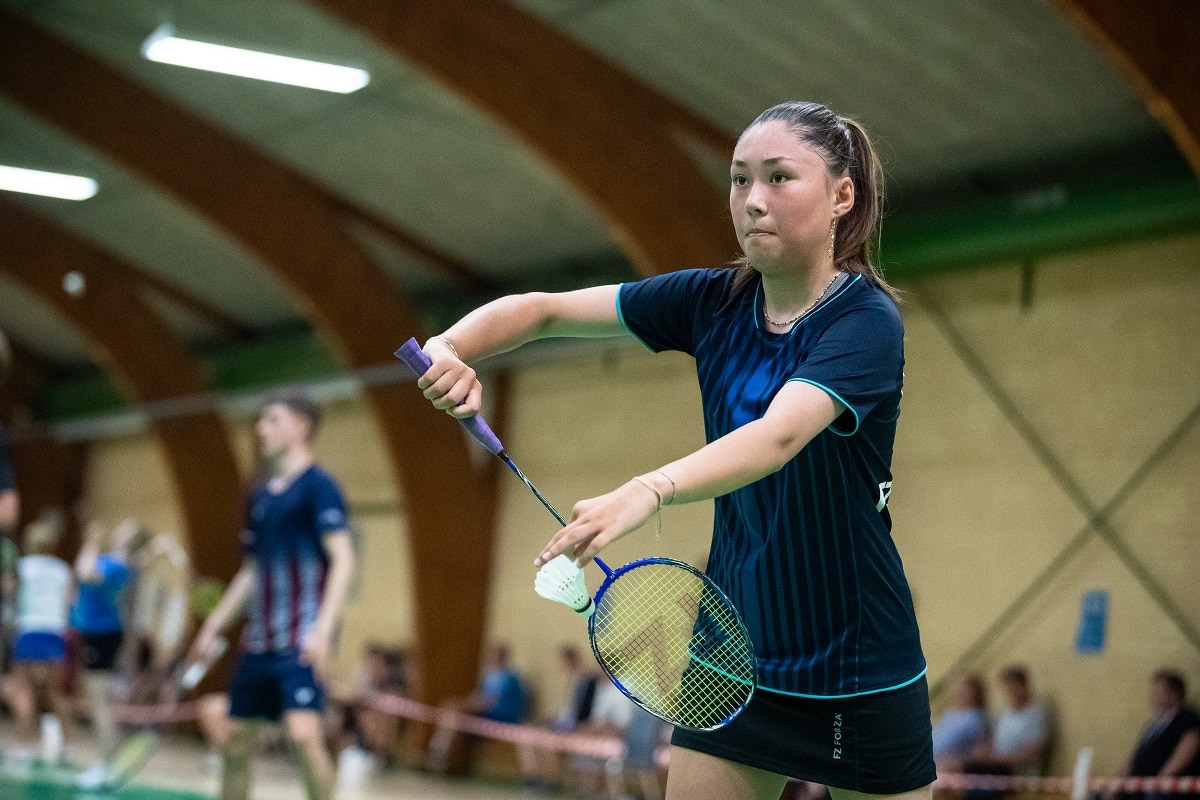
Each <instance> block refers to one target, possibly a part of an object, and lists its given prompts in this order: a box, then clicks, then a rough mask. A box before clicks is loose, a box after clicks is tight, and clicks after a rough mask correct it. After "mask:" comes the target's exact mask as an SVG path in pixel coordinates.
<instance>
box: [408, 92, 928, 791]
mask: <svg viewBox="0 0 1200 800" xmlns="http://www.w3.org/2000/svg"><path fill="white" fill-rule="evenodd" d="M881 199H882V178H881V172H880V168H879V164H878V161H877V158H876V156H875V153H874V150H873V148H872V145H871V142H870V139H869V138H868V136H867V134H866V132H865V131H864V130H863V129H862V128H861V127H860V126H859V125H858V124H857V123H855V122H854V121H852V120H849V119H846V118H843V117H840V116H838V115H837V114H835V113H834V112H832V111H831V110H829V109H828V108H826V107H824V106H821V105H817V104H813V103H795V102H793V103H784V104H782V105H779V106H775V107H773V108H770V109H768V110H767V111H765V112H763V113H762V114H761V115H760V116H759V117H758V118H757V119H756V120H755V121H754V122H753V123H751V125H750V126H749V127H748V128H747V129H746V130H745V131H744V132H743V133H742V135H741V137H740V139H739V140H738V143H737V146H736V148H735V150H734V153H733V161H732V164H731V170H730V189H729V210H730V214H731V216H732V221H733V227H734V230H735V232H736V234H737V238H738V240H739V242H740V244H741V247H742V251H743V258H742V259H740V260H739V261H738V262H736V263H735V264H734V265H733V266H731V267H725V268H718V269H693V270H683V271H680V272H674V273H670V274H667V275H660V276H656V277H652V278H648V279H646V280H641V281H636V282H633V283H626V284H622V285H620V286H601V287H594V288H590V289H583V290H579V291H574V292H567V293H562V294H525V295H519V296H511V297H505V298H501V299H499V300H496V301H494V302H492V303H489V304H488V305H485V306H483V307H481V308H479V309H477V310H475V311H473V312H471V313H470V314H468V315H467V316H466V317H464V318H463V319H462V320H460V321H459V322H458V323H456V324H454V325H453V326H452V327H450V328H449V329H448V330H447V331H446V332H445V333H443V334H441V335H440V336H435V337H433V338H432V339H430V340H429V342H428V343H427V344H426V345H425V350H426V353H427V354H428V355H429V357H430V359H431V361H432V367H431V368H430V369H429V370H428V371H427V372H426V373H425V375H424V376H422V378H421V379H420V381H419V384H418V385H419V386H420V387H421V388H422V389H423V391H424V393H425V396H426V397H427V398H429V399H430V400H431V401H432V403H433V405H434V406H435V407H436V408H439V409H443V410H445V411H447V412H448V413H450V414H452V415H453V416H456V417H465V416H469V415H471V414H475V413H477V412H478V411H479V409H480V397H481V391H482V390H481V386H480V384H479V381H478V380H477V378H476V376H475V373H474V371H473V370H472V369H471V368H470V367H468V366H467V365H466V363H465V362H468V361H474V360H476V359H479V358H482V357H484V356H488V355H491V354H494V353H498V352H503V351H506V350H510V349H512V348H515V347H517V346H519V345H521V344H523V343H525V342H527V341H530V340H533V339H537V338H542V337H547V336H588V337H604V336H633V337H634V338H636V339H637V340H639V341H640V342H641V343H642V344H643V345H645V346H646V347H648V348H649V349H650V350H652V351H654V352H660V351H663V350H679V351H683V352H686V353H688V354H690V355H692V356H694V357H695V359H696V371H697V377H698V379H699V383H700V388H701V394H702V400H703V408H704V425H705V432H706V438H707V441H708V444H706V445H705V446H704V447H703V448H701V449H700V450H698V451H696V452H694V453H692V454H690V455H687V456H685V457H683V458H681V459H678V460H677V461H674V462H672V463H669V464H664V465H663V466H662V467H661V468H660V469H656V470H654V471H652V472H649V473H646V474H644V475H638V476H636V477H635V478H633V479H631V480H630V481H629V482H627V483H625V484H624V485H622V486H619V487H617V488H616V489H614V490H613V491H611V492H609V493H608V494H605V495H602V496H600V497H595V498H591V499H588V500H583V501H581V502H579V503H577V504H576V505H575V507H574V509H573V510H572V514H571V519H570V521H569V523H568V524H567V526H566V527H564V528H563V529H562V530H560V531H559V532H558V533H557V534H556V535H555V536H554V537H553V538H552V539H551V540H550V542H549V543H548V544H547V545H546V547H545V548H544V550H543V551H542V552H541V553H540V554H538V556H537V558H536V559H535V562H534V563H535V564H539V565H540V564H542V563H544V562H546V561H548V560H550V559H551V558H554V557H555V556H557V555H558V554H560V553H564V552H565V553H567V554H568V555H570V556H571V557H573V558H575V559H576V560H577V561H578V563H580V564H581V565H582V564H584V563H586V562H587V561H588V560H590V559H591V558H592V557H593V556H595V555H596V554H597V553H599V552H600V551H601V549H602V548H604V547H605V546H606V545H607V544H609V543H610V542H612V541H614V540H615V539H617V538H619V537H621V536H624V535H625V534H627V533H629V532H630V531H633V530H635V529H637V528H638V527H640V526H641V525H642V524H643V523H645V522H646V521H647V520H648V519H650V517H651V516H653V515H654V514H655V512H656V511H657V510H659V509H660V507H661V506H662V505H670V504H678V503H690V502H696V501H702V500H708V499H715V514H714V520H715V522H714V530H713V539H712V545H711V550H710V555H709V562H708V567H707V571H708V574H709V576H710V577H712V578H713V580H715V581H716V582H717V584H718V585H720V586H721V587H722V588H723V589H724V591H725V592H726V593H727V594H728V595H729V597H730V599H731V600H732V601H733V603H734V605H735V606H736V607H737V608H738V610H739V611H740V612H741V614H742V617H743V619H744V620H745V622H746V625H747V627H748V629H749V631H750V635H751V638H752V640H753V642H754V647H755V654H756V657H757V659H758V667H759V687H758V688H759V691H756V692H755V694H754V697H753V699H752V700H751V702H750V705H749V706H748V707H747V708H746V710H745V711H744V712H743V713H742V714H741V715H740V716H738V717H737V718H735V719H734V720H733V721H732V722H731V723H730V724H728V725H727V726H725V727H723V728H720V729H718V730H716V731H710V732H703V733H696V732H690V731H684V730H680V729H677V730H676V731H675V733H674V735H673V737H672V748H673V749H672V753H671V770H670V776H669V779H668V785H667V796H668V798H674V799H675V800H679V799H680V798H690V797H720V798H746V799H747V800H748V799H749V798H763V799H764V800H765V798H777V797H779V794H780V792H781V790H782V789H783V786H784V783H785V780H786V778H787V777H788V776H791V777H796V778H802V779H805V780H808V781H814V782H819V783H823V784H826V785H828V786H829V787H830V790H831V792H832V795H833V798H834V800H851V799H852V798H859V797H861V796H870V795H897V794H905V795H911V797H912V798H914V800H915V799H916V798H928V797H929V796H930V794H931V792H930V788H929V786H930V783H931V782H932V781H933V779H934V777H935V773H934V765H933V757H932V746H931V733H930V717H929V693H928V687H927V685H926V682H925V659H924V656H923V654H922V652H921V644H920V638H919V634H918V631H917V623H916V617H915V614H914V612H913V604H912V598H911V595H910V592H909V588H908V584H907V581H906V579H905V577H904V572H903V568H902V566H901V563H900V557H899V555H898V553H897V551H896V547H895V545H894V544H893V542H892V538H891V533H890V529H891V518H890V515H889V513H888V498H889V496H890V494H891V486H892V475H891V467H890V464H891V457H892V446H893V440H894V438H895V431H896V420H897V417H898V416H899V403H900V395H901V382H902V379H903V364H904V355H903V340H904V332H903V327H902V324H901V319H900V314H899V310H898V308H897V304H896V296H895V291H894V290H893V289H892V288H891V287H890V286H888V284H887V283H886V282H885V281H884V279H883V277H882V276H881V275H880V273H879V272H878V271H877V270H876V268H875V267H874V265H873V264H872V261H871V256H870V246H871V244H872V240H873V239H874V237H875V236H876V235H877V231H878V224H879V216H880V205H881Z"/></svg>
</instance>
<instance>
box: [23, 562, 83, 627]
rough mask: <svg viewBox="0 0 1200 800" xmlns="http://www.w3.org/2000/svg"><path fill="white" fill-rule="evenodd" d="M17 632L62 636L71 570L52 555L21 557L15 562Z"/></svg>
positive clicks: (65, 619) (68, 601) (65, 625)
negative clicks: (18, 581)
mask: <svg viewBox="0 0 1200 800" xmlns="http://www.w3.org/2000/svg"><path fill="white" fill-rule="evenodd" d="M17 572H18V575H19V576H20V581H21V584H20V590H19V591H18V594H17V631H18V632H20V633H28V632H30V631H47V632H50V633H59V634H61V633H64V632H65V631H66V629H67V610H68V606H69V604H70V599H71V598H70V592H71V568H70V567H69V566H68V565H67V562H65V561H63V560H62V559H61V558H55V557H54V556H22V557H21V560H20V561H18V562H17Z"/></svg>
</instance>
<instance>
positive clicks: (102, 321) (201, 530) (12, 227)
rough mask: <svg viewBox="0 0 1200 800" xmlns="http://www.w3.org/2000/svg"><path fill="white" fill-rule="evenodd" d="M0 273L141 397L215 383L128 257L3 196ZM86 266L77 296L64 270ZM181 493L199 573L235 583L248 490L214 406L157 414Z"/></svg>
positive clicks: (154, 425) (157, 429)
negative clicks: (149, 299) (139, 287)
mask: <svg viewBox="0 0 1200 800" xmlns="http://www.w3.org/2000/svg"><path fill="white" fill-rule="evenodd" d="M0 241H3V242H4V249H3V252H2V253H0V270H2V271H3V272H4V274H5V275H7V276H8V277H9V278H10V279H12V280H13V281H15V282H16V283H18V284H20V285H21V286H23V287H25V289H26V290H28V291H29V292H31V293H33V294H34V295H36V296H37V297H38V298H39V299H41V300H42V302H44V303H45V304H46V305H47V306H49V307H50V308H52V309H54V310H55V311H56V312H57V313H58V314H59V316H61V317H62V318H63V319H65V320H67V321H68V322H69V323H70V324H71V325H72V326H73V327H74V328H76V329H77V330H78V331H79V332H80V333H81V334H82V335H83V336H84V337H85V338H86V339H87V341H88V343H89V344H90V345H91V346H92V347H93V353H92V355H93V358H94V359H95V360H96V361H97V362H98V363H99V364H101V365H102V366H103V367H104V368H105V370H106V371H107V372H108V373H109V374H110V375H112V377H113V378H114V381H115V382H116V383H117V384H118V386H120V388H121V389H122V391H123V392H124V393H125V395H126V396H127V397H128V398H129V399H130V400H132V401H134V402H139V403H145V402H150V401H155V400H167V399H170V398H172V397H178V396H182V395H197V394H202V393H204V392H205V391H206V390H207V383H206V380H205V378H204V376H203V374H202V373H201V371H200V369H199V367H198V366H197V365H196V364H195V362H194V361H193V360H192V357H191V355H190V354H189V353H188V351H187V349H186V348H185V347H184V346H183V345H182V344H181V343H180V342H179V341H178V340H177V339H176V337H175V335H174V334H173V333H172V332H171V330H170V328H168V327H167V326H166V325H165V324H164V323H163V322H162V321H161V320H160V319H159V318H158V317H157V316H156V315H155V314H154V312H153V311H152V310H151V309H150V307H149V306H148V305H146V303H145V302H144V301H143V300H142V299H141V298H140V297H139V296H138V295H137V294H136V292H135V287H134V286H133V285H131V284H130V283H129V281H128V280H125V275H126V274H127V273H126V271H125V270H124V269H123V268H122V265H118V260H117V259H116V258H115V257H114V256H111V255H108V254H106V253H104V252H102V251H100V250H98V249H97V248H96V247H95V246H94V245H91V244H89V243H87V242H86V241H84V240H82V239H80V238H78V237H77V236H75V235H74V234H72V233H70V232H69V231H67V230H66V229H64V228H62V227H61V226H59V225H57V224H54V223H52V222H50V221H49V220H47V219H46V218H44V217H43V216H42V215H40V214H38V213H35V212H33V211H30V210H29V209H27V208H26V207H25V206H23V205H21V204H19V203H17V202H14V201H13V200H10V199H8V198H6V197H0ZM71 271H78V272H80V273H82V274H83V275H84V276H85V278H86V290H85V291H84V292H83V293H82V294H80V295H78V296H76V297H72V296H70V295H68V294H67V293H66V292H65V291H63V287H62V277H63V275H65V274H66V273H68V272H71ZM149 426H150V430H151V432H152V433H153V435H154V437H155V438H156V439H157V440H158V442H159V444H160V445H161V446H162V449H163V454H164V456H165V457H166V461H167V465H168V468H169V469H170V471H171V478H172V482H173V483H174V485H175V491H176V494H177V496H178V498H179V503H180V506H181V511H182V516H183V520H184V526H185V530H184V531H183V532H182V533H183V534H184V536H185V537H186V538H187V540H188V541H189V542H190V544H191V552H192V554H193V560H194V563H195V565H196V568H197V570H198V571H199V572H200V573H201V574H205V575H212V576H216V577H220V578H222V579H225V580H228V579H229V578H231V577H233V573H234V572H236V571H237V568H238V566H239V564H240V562H241V548H240V546H239V544H238V531H239V530H240V524H241V515H242V507H243V503H244V501H243V489H242V486H241V480H240V479H239V477H238V465H237V459H236V458H235V456H234V453H233V449H232V447H231V446H230V443H229V435H228V431H227V430H226V428H225V423H224V421H223V420H222V419H221V417H220V415H219V414H218V413H217V412H216V410H215V409H214V408H208V409H198V410H196V411H195V412H193V413H189V414H187V415H182V416H175V417H160V418H151V419H150V420H149Z"/></svg>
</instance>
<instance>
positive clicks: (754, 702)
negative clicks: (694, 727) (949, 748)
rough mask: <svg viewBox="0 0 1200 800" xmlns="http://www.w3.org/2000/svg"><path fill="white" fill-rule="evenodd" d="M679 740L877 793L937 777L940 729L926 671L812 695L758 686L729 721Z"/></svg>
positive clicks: (793, 774) (679, 734)
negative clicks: (895, 685) (899, 681)
mask: <svg viewBox="0 0 1200 800" xmlns="http://www.w3.org/2000/svg"><path fill="white" fill-rule="evenodd" d="M671 744H673V745H676V746H677V747H686V748H687V749H689V750H697V751H699V752H701V753H707V754H709V755H712V756H716V757H717V758H723V759H726V760H727V761H734V762H737V763H739V764H746V765H748V766H751V767H758V768H759V769H765V770H767V771H768V772H774V773H776V774H778V775H786V776H788V777H790V778H800V779H801V780H806V781H812V782H814V783H823V784H825V785H826V786H835V787H837V788H839V789H852V790H855V791H859V792H867V793H869V794H899V793H901V792H908V791H912V790H913V789H920V788H921V787H923V786H927V785H929V784H930V783H932V782H933V779H934V778H935V777H937V776H936V773H935V770H934V767H933V731H932V725H931V723H930V714H929V686H928V684H927V683H926V682H925V678H923V677H922V678H921V679H920V680H917V681H914V682H913V683H910V684H909V685H907V686H904V687H901V688H899V689H891V690H889V691H885V692H878V693H876V694H866V695H859V696H856V697H847V698H841V699H810V698H805V697H796V696H794V695H786V694H780V693H779V692H770V691H765V690H763V689H758V690H757V691H755V692H754V697H753V698H751V700H750V705H748V706H747V707H746V709H745V710H744V711H742V713H741V714H740V715H738V716H737V717H735V718H734V720H733V721H732V722H730V723H729V724H728V725H726V726H725V727H724V728H719V729H717V730H715V731H708V732H704V733H697V732H692V731H685V730H683V729H680V728H676V729H675V732H674V734H673V735H672V736H671Z"/></svg>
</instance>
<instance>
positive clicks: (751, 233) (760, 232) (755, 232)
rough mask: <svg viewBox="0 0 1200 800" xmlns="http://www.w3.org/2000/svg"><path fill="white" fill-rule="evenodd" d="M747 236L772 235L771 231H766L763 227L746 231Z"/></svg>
mask: <svg viewBox="0 0 1200 800" xmlns="http://www.w3.org/2000/svg"><path fill="white" fill-rule="evenodd" d="M746 235H747V236H772V235H773V234H772V233H771V231H765V230H763V229H762V228H751V229H750V230H748V231H746Z"/></svg>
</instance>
